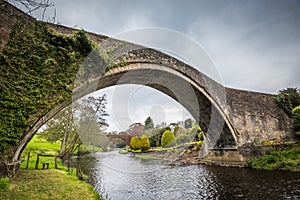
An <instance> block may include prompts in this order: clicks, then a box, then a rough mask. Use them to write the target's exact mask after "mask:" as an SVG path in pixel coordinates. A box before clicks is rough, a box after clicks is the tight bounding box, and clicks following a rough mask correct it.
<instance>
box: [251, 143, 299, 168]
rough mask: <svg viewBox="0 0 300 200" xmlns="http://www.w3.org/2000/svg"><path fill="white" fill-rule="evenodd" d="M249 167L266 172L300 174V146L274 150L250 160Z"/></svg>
mask: <svg viewBox="0 0 300 200" xmlns="http://www.w3.org/2000/svg"><path fill="white" fill-rule="evenodd" d="M247 167H249V168H254V169H265V170H275V169H276V170H289V171H296V172H300V144H299V143H298V144H295V145H293V146H292V147H291V148H288V149H282V150H273V151H270V152H266V154H265V155H262V156H258V157H255V158H252V159H250V160H248V162H247Z"/></svg>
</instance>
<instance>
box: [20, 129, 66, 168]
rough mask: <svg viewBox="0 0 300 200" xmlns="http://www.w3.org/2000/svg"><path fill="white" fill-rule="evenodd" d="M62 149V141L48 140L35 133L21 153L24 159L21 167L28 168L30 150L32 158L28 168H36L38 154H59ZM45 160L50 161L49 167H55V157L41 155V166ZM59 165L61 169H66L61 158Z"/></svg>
mask: <svg viewBox="0 0 300 200" xmlns="http://www.w3.org/2000/svg"><path fill="white" fill-rule="evenodd" d="M59 149H60V142H53V143H51V142H48V141H47V140H46V139H44V138H42V137H39V136H38V135H35V136H34V137H33V138H32V139H31V141H30V142H29V143H28V144H27V146H26V148H25V150H24V151H23V153H22V155H21V159H22V160H24V161H23V162H22V164H21V168H26V165H27V158H28V152H30V159H29V164H28V168H29V169H34V168H35V163H36V159H37V154H47V155H58V154H59ZM43 162H49V168H50V169H54V157H42V156H40V157H39V168H41V167H42V164H43ZM58 167H59V168H60V169H66V167H65V166H63V165H62V163H61V160H60V159H58Z"/></svg>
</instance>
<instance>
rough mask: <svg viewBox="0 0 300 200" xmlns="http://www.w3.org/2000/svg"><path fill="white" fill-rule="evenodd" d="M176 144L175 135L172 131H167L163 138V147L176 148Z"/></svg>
mask: <svg viewBox="0 0 300 200" xmlns="http://www.w3.org/2000/svg"><path fill="white" fill-rule="evenodd" d="M175 143H176V142H175V136H174V133H173V132H172V131H169V130H166V131H165V132H164V133H163V135H162V137H161V146H162V147H166V146H174V145H175Z"/></svg>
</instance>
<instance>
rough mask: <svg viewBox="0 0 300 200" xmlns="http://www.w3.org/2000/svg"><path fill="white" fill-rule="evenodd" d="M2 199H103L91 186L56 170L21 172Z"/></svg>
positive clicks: (0, 192)
mask: <svg viewBox="0 0 300 200" xmlns="http://www.w3.org/2000/svg"><path fill="white" fill-rule="evenodd" d="M0 197H1V199H7V200H9V199H40V200H42V199H77V200H79V199H101V198H100V197H99V195H98V194H96V193H95V192H94V190H93V188H92V186H90V185H89V184H87V183H85V182H83V181H79V180H78V179H77V177H75V176H72V175H69V174H68V173H67V172H65V171H62V170H56V169H49V170H21V171H20V174H19V176H18V177H17V178H14V179H13V180H11V183H10V186H9V187H8V189H7V190H6V191H1V190H0Z"/></svg>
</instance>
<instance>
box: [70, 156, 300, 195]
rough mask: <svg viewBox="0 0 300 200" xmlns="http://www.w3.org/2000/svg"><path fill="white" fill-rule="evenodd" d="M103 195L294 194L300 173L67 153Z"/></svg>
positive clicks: (298, 192)
mask: <svg viewBox="0 0 300 200" xmlns="http://www.w3.org/2000/svg"><path fill="white" fill-rule="evenodd" d="M72 163H73V164H74V165H77V164H80V166H81V168H82V170H83V171H84V173H86V174H90V176H91V177H93V178H92V180H93V181H92V182H93V186H94V188H95V190H96V191H97V192H98V193H99V194H100V195H101V196H102V197H104V198H105V199H111V200H115V199H122V200H123V199H134V200H139V199H143V200H144V199H145V200H146V199H156V200H158V199H176V200H177V199H226V200H228V199H260V200H261V199H262V200H267V199H274V200H278V199H300V173H293V172H287V171H265V170H253V169H244V168H225V167H212V166H205V165H190V166H179V165H174V164H171V163H168V162H166V161H161V160H142V159H139V158H135V157H134V156H133V155H130V154H126V155H124V154H123V155H121V154H118V151H111V152H105V153H96V154H93V155H86V156H82V157H80V158H73V160H72Z"/></svg>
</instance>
